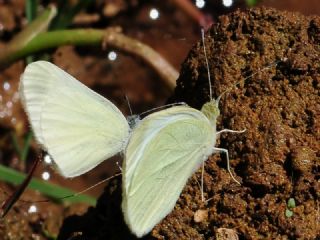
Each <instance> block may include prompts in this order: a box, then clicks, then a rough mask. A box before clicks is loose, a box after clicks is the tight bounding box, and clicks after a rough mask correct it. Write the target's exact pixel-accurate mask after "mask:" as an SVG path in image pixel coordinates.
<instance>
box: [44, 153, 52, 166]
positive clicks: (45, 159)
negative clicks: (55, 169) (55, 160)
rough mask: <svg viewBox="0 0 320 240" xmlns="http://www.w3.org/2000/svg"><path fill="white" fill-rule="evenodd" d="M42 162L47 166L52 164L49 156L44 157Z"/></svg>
mask: <svg viewBox="0 0 320 240" xmlns="http://www.w3.org/2000/svg"><path fill="white" fill-rule="evenodd" d="M44 162H45V163H47V164H51V163H52V158H51V157H50V155H49V154H47V155H45V156H44Z"/></svg>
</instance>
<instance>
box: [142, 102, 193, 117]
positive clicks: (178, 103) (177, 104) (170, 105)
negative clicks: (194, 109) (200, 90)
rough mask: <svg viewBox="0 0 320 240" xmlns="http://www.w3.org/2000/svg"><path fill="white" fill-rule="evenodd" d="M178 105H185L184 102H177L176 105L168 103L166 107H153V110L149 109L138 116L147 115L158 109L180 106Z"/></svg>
mask: <svg viewBox="0 0 320 240" xmlns="http://www.w3.org/2000/svg"><path fill="white" fill-rule="evenodd" d="M180 105H187V104H186V103H185V102H177V103H169V104H166V105H163V106H160V107H155V108H151V109H149V110H147V111H144V112H142V113H140V114H139V116H143V115H145V114H147V113H150V112H154V111H156V110H159V109H164V108H167V107H172V106H180Z"/></svg>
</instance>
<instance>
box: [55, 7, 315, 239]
mask: <svg viewBox="0 0 320 240" xmlns="http://www.w3.org/2000/svg"><path fill="white" fill-rule="evenodd" d="M319 19H320V18H319V17H317V16H310V17H305V16H303V15H300V14H297V13H290V12H280V11H276V10H273V9H265V8H259V9H253V10H248V11H246V12H235V13H233V14H230V15H228V16H223V17H221V18H220V20H219V22H218V23H217V24H216V25H215V26H214V27H213V28H212V29H210V31H209V34H208V36H207V38H206V40H205V44H206V48H207V51H208V58H209V59H208V60H209V65H210V72H211V75H212V88H213V93H214V97H217V96H218V95H219V94H221V93H222V92H223V91H224V90H226V89H228V88H230V87H231V86H233V85H234V84H235V83H236V82H238V81H240V80H241V79H245V78H247V77H248V76H250V75H252V74H254V75H253V76H252V77H249V78H248V79H246V80H245V81H244V82H241V83H240V84H239V85H237V86H236V87H234V88H232V90H230V91H229V92H228V93H227V94H225V95H224V96H223V97H222V99H221V102H220V110H221V117H220V118H219V124H218V126H217V129H223V128H230V129H235V130H241V129H247V131H246V132H245V133H243V134H223V135H222V136H221V138H220V140H219V141H218V144H217V145H218V146H219V147H223V148H226V149H228V150H229V155H230V159H231V166H232V169H233V170H234V172H235V174H236V177H237V179H239V180H241V182H242V185H241V186H239V185H237V184H236V183H235V182H233V181H232V179H231V178H230V175H229V174H228V172H227V171H226V161H225V157H224V156H223V155H221V158H220V156H219V154H215V155H213V156H212V157H211V158H210V159H209V160H208V161H207V162H206V166H205V175H204V185H205V197H206V199H209V200H208V202H205V203H204V202H202V201H201V193H200V190H199V187H198V183H197V181H200V172H199V171H198V172H197V173H196V174H195V175H194V176H192V177H191V178H190V180H189V182H188V184H187V186H186V187H185V189H184V191H183V193H182V194H181V196H180V199H179V200H178V202H177V204H176V207H175V209H174V210H173V211H172V212H171V213H170V214H169V215H168V216H167V217H166V218H165V219H164V220H163V221H162V222H161V223H159V224H158V225H157V226H156V227H155V228H154V230H153V231H152V232H151V233H150V235H149V236H147V237H145V239H216V238H215V235H216V233H217V230H218V228H221V227H224V228H230V229H234V230H235V231H236V232H237V234H238V236H239V238H240V239H299V238H300V239H319V238H320V224H319V219H320V209H319V207H320V206H319V204H320V201H319V200H320V199H319V198H320V182H319V178H320V172H319V168H320V141H319V140H320V139H319V138H320V123H319V117H320V97H319V96H320V93H319V82H320V60H319V59H320V48H319V34H320V25H319V23H320V20H319ZM275 62H278V64H277V65H276V66H271V67H269V68H267V69H265V67H266V66H270V64H274V63H275ZM208 99H209V97H208V76H207V69H206V65H205V59H204V55H203V48H202V44H201V43H198V44H197V45H196V46H195V47H194V48H193V49H192V50H191V51H190V53H189V55H188V58H187V59H186V60H185V62H184V64H183V66H182V70H181V75H180V78H179V80H178V86H177V88H176V91H175V94H174V96H173V97H172V98H171V101H186V102H187V103H188V104H190V106H193V107H195V108H200V107H201V105H202V104H203V103H205V102H206V101H208ZM289 198H294V199H295V202H296V207H295V208H293V209H292V211H293V216H292V217H286V215H285V211H286V207H287V206H286V205H287V201H288V199H289ZM120 202H121V183H120V181H119V182H116V181H115V182H113V183H112V184H109V185H108V187H107V188H106V190H105V193H104V194H103V195H102V196H101V198H100V200H99V204H98V205H97V207H96V208H93V209H90V210H89V211H88V213H87V214H85V215H83V216H77V217H75V216H73V217H70V218H67V219H66V220H65V222H64V225H63V227H62V231H61V233H60V238H59V239H68V237H71V236H72V235H74V234H75V232H78V233H81V237H79V238H78V239H134V237H132V236H130V235H129V233H128V229H127V227H126V226H125V225H124V223H123V220H122V213H121V209H120ZM199 209H203V210H206V211H207V212H208V218H207V219H204V220H203V221H201V222H195V221H194V215H195V212H196V211H197V210H199ZM81 226H84V227H83V228H81ZM74 239H77V238H74Z"/></svg>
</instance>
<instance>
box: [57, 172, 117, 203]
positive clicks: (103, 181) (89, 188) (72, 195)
mask: <svg viewBox="0 0 320 240" xmlns="http://www.w3.org/2000/svg"><path fill="white" fill-rule="evenodd" d="M121 174H122V173H117V174H115V175H113V176H111V177H108V178H106V179H103V180H101V181H100V182H97V183H96V184H94V185H92V186H91V187H88V188H86V189H84V190H82V191H80V192H77V193H74V194H71V195H68V196H64V197H62V198H60V199H61V200H63V199H66V198H70V197H76V196H78V195H80V194H83V193H85V192H87V191H89V190H91V189H93V188H95V187H97V186H99V185H100V184H102V183H105V182H107V181H109V180H111V179H113V178H115V177H118V176H120V175H121Z"/></svg>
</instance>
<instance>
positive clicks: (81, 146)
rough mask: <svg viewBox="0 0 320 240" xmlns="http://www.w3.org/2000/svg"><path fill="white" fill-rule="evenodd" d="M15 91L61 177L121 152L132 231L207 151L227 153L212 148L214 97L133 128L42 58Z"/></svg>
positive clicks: (153, 220)
mask: <svg viewBox="0 0 320 240" xmlns="http://www.w3.org/2000/svg"><path fill="white" fill-rule="evenodd" d="M20 95H21V99H22V103H23V105H24V108H25V110H26V112H27V115H28V117H29V120H30V122H31V126H32V128H33V130H34V133H35V136H36V139H37V140H38V142H39V143H40V144H41V145H42V147H43V148H44V149H45V150H46V151H48V152H49V154H50V155H51V156H52V157H53V159H54V161H55V163H56V165H57V166H58V169H59V170H60V172H61V174H62V175H63V176H66V177H74V176H78V175H80V174H83V173H85V172H87V171H89V170H90V169H92V168H93V167H95V166H96V165H97V164H99V163H100V162H102V161H103V160H105V159H107V158H110V157H111V156H113V155H115V154H117V153H119V152H124V155H125V160H124V163H123V173H122V175H123V178H122V179H123V184H122V185H123V191H122V196H123V200H122V209H123V213H124V218H125V221H126V223H127V224H128V226H129V228H130V229H131V231H132V232H133V233H134V234H135V235H136V236H138V237H141V236H143V235H145V234H147V233H148V232H150V231H151V230H152V228H153V227H154V226H155V225H156V224H157V223H159V222H160V221H161V220H162V219H163V218H164V217H165V216H166V215H167V214H168V213H170V212H171V211H172V209H173V207H174V205H175V203H176V201H177V199H178V197H179V195H180V193H181V191H182V189H183V187H184V186H185V184H186V182H187V180H188V178H189V177H190V176H191V175H192V173H194V172H195V171H196V170H197V169H198V168H199V166H200V165H201V164H202V163H203V162H204V161H205V160H206V159H207V158H208V156H210V155H211V154H212V153H213V152H215V151H223V152H225V153H226V154H227V153H228V152H227V150H225V149H220V148H215V147H214V146H215V143H216V137H217V135H218V134H219V133H221V132H222V131H220V132H216V120H217V117H218V116H219V108H218V101H215V100H211V101H210V102H208V103H206V104H205V105H204V106H203V107H202V110H201V111H198V110H196V109H194V108H191V107H188V106H186V105H184V106H174V107H171V108H168V109H165V110H161V111H158V112H155V113H152V114H150V115H148V116H147V117H145V118H144V119H142V120H141V121H139V124H137V125H136V126H135V127H134V128H133V130H131V129H130V127H129V124H128V122H127V120H126V118H125V117H124V116H123V114H122V113H121V112H120V110H119V109H118V108H117V107H116V106H115V105H114V104H112V103H111V102H110V101H109V100H107V99H105V98H104V97H102V96H100V95H99V94H97V93H95V92H94V91H92V90H90V89H89V88H87V87H86V86H85V85H83V84H82V83H80V82H79V81H78V80H76V79H75V78H73V77H72V76H70V75H69V74H68V73H66V72H64V71H63V70H61V69H60V68H58V67H57V66H55V65H54V64H51V63H49V62H45V61H38V62H34V63H32V64H29V65H28V66H27V68H26V70H25V72H24V74H23V76H22V78H21V83H20ZM223 131H231V130H223ZM227 157H228V155H227ZM228 163H229V161H228ZM228 170H229V171H230V168H229V165H228ZM231 176H232V175H231ZM232 177H233V176H232Z"/></svg>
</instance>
